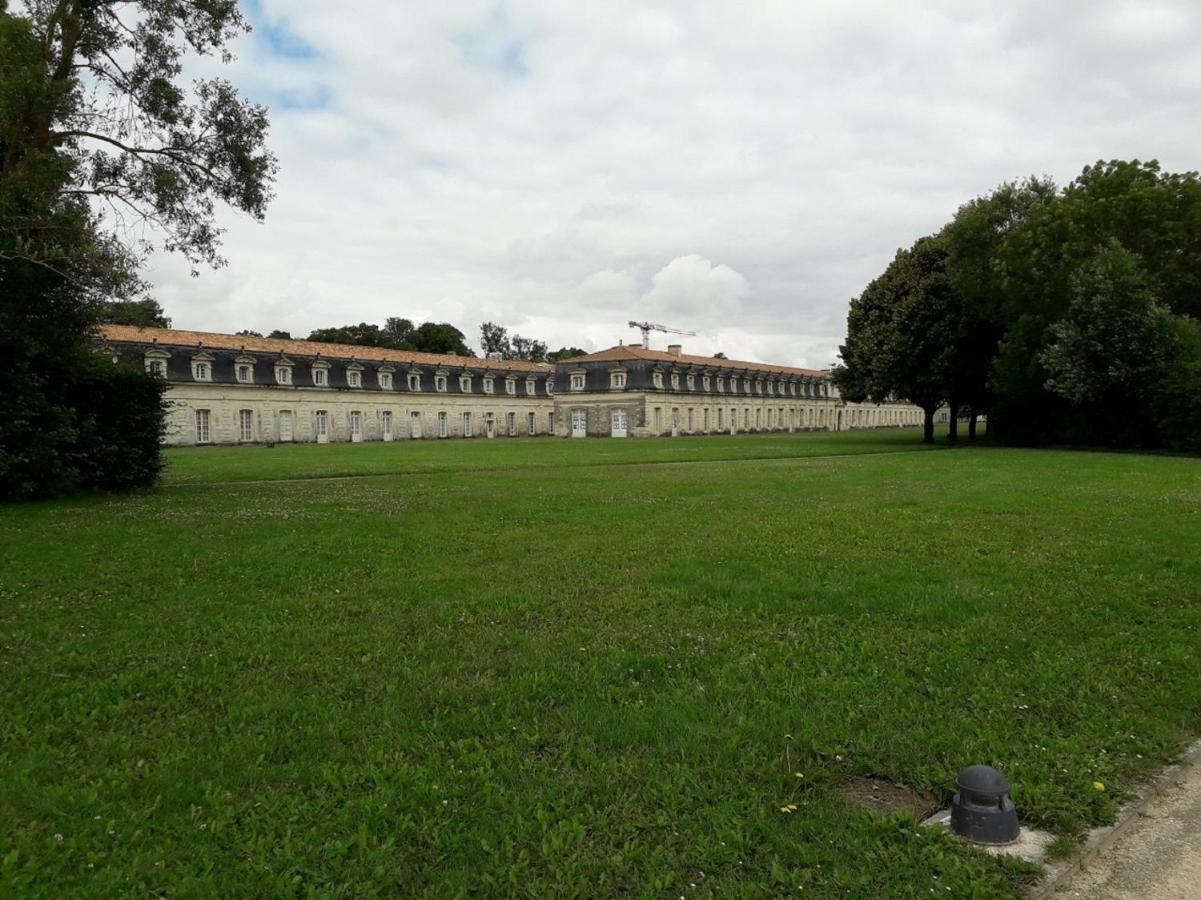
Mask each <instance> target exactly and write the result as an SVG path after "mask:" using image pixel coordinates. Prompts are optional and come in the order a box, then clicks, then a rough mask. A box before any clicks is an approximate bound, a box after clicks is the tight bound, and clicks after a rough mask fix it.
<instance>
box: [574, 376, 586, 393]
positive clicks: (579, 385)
mask: <svg viewBox="0 0 1201 900" xmlns="http://www.w3.org/2000/svg"><path fill="white" fill-rule="evenodd" d="M586 378H587V376H586V375H585V374H584V373H583V372H572V374H571V389H572V390H573V391H582V390H583V389H584V384H585V380H586Z"/></svg>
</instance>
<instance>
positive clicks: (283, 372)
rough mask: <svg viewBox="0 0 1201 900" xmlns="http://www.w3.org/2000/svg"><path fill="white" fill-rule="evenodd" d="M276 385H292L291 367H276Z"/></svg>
mask: <svg viewBox="0 0 1201 900" xmlns="http://www.w3.org/2000/svg"><path fill="white" fill-rule="evenodd" d="M275 383H276V384H291V383H292V367H291V366H276V367H275Z"/></svg>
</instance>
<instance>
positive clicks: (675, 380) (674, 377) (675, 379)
mask: <svg viewBox="0 0 1201 900" xmlns="http://www.w3.org/2000/svg"><path fill="white" fill-rule="evenodd" d="M671 389H672V390H673V391H678V390H679V389H680V376H679V374H678V373H676V372H672V373H671Z"/></svg>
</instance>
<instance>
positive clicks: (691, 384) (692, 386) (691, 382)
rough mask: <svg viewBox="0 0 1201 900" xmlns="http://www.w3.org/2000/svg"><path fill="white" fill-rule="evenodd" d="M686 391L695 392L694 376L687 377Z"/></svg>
mask: <svg viewBox="0 0 1201 900" xmlns="http://www.w3.org/2000/svg"><path fill="white" fill-rule="evenodd" d="M688 390H690V391H695V390H696V376H695V375H689V376H688Z"/></svg>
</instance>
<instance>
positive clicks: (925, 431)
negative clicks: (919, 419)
mask: <svg viewBox="0 0 1201 900" xmlns="http://www.w3.org/2000/svg"><path fill="white" fill-rule="evenodd" d="M934 410H935V407H933V406H925V407H923V408H922V412H924V413H925V414H926V420H925V422H923V423H922V443H923V444H933V443H934Z"/></svg>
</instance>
